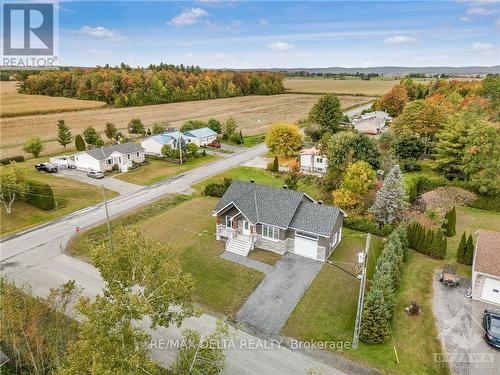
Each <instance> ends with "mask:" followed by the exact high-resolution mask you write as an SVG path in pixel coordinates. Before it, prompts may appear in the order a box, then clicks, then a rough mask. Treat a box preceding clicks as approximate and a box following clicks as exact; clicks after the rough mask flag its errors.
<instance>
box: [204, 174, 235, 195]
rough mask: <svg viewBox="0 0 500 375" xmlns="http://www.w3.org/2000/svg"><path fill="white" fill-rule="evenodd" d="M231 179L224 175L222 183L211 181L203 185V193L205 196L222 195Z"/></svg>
mask: <svg viewBox="0 0 500 375" xmlns="http://www.w3.org/2000/svg"><path fill="white" fill-rule="evenodd" d="M232 182H233V180H231V179H230V178H227V177H225V178H224V181H223V182H222V183H217V182H212V183H210V184H208V185H207V186H205V188H204V189H203V194H204V195H206V196H207V197H218V198H220V197H222V196H223V195H224V193H225V192H226V190H227V189H228V188H229V186H230V185H231V183H232Z"/></svg>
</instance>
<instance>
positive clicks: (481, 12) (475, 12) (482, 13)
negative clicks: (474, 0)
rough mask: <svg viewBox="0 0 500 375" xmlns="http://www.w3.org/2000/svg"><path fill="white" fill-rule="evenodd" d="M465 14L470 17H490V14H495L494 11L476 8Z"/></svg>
mask: <svg viewBox="0 0 500 375" xmlns="http://www.w3.org/2000/svg"><path fill="white" fill-rule="evenodd" d="M465 13H467V14H468V15H469V16H489V15H490V14H493V13H494V10H493V9H488V8H483V7H474V8H469V9H467V11H466V12H465Z"/></svg>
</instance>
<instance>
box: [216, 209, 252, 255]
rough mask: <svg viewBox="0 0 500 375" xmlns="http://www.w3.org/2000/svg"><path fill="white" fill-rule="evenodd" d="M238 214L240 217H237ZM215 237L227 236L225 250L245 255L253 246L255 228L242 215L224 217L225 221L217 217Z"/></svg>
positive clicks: (218, 238) (219, 238)
mask: <svg viewBox="0 0 500 375" xmlns="http://www.w3.org/2000/svg"><path fill="white" fill-rule="evenodd" d="M238 216H240V217H238ZM215 237H216V239H217V240H221V239H223V238H227V241H226V251H229V252H231V253H235V254H239V255H243V256H247V255H248V253H249V252H250V251H252V250H253V249H254V247H255V241H256V238H257V236H256V230H255V225H252V224H251V223H250V222H249V221H248V220H246V219H244V218H243V216H242V215H236V216H234V217H229V216H228V217H226V223H222V220H221V218H220V217H219V218H217V224H216V231H215Z"/></svg>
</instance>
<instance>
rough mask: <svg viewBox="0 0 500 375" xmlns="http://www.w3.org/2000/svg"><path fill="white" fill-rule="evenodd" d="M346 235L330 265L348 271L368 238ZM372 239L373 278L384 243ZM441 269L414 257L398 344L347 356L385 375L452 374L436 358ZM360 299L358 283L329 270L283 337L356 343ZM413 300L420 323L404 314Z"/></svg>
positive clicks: (406, 275) (405, 283)
mask: <svg viewBox="0 0 500 375" xmlns="http://www.w3.org/2000/svg"><path fill="white" fill-rule="evenodd" d="M344 233H345V234H348V235H347V236H346V237H344V239H343V240H342V242H341V243H340V245H339V247H338V248H337V249H335V251H334V252H333V253H332V256H331V257H330V260H332V261H336V262H339V265H341V266H343V267H344V268H348V265H345V264H344V263H341V262H345V263H352V262H353V261H354V259H355V257H356V254H357V252H359V250H360V249H361V248H363V246H364V240H365V235H364V234H362V233H359V232H354V231H349V230H344ZM372 239H373V240H374V242H373V246H372V249H371V255H369V261H370V263H369V269H368V278H371V277H372V275H373V271H374V267H373V265H374V262H375V259H376V257H377V256H378V255H379V254H380V251H381V249H382V247H383V241H382V239H380V238H378V237H373V236H372ZM438 265H439V262H438V261H436V260H433V259H431V258H429V257H426V256H424V255H422V254H419V253H416V252H411V253H410V254H409V257H408V261H407V263H406V265H405V269H404V271H403V278H402V281H401V286H400V289H399V291H398V293H397V301H396V309H395V311H396V312H395V317H394V322H393V325H392V332H393V340H394V341H391V340H389V341H388V342H386V343H384V344H380V345H366V344H363V343H360V346H359V349H358V350H352V349H346V350H343V354H345V355H346V356H348V357H351V358H353V359H355V360H356V361H360V362H363V363H366V364H367V365H369V366H371V367H375V368H377V369H379V370H381V371H382V372H383V373H386V374H446V373H447V369H445V368H444V369H443V368H439V367H437V366H436V365H435V364H434V362H433V353H440V352H441V350H440V345H439V342H438V340H437V339H436V328H435V325H434V317H433V314H432V310H431V297H432V286H431V285H432V284H431V283H430V282H428V281H429V280H431V279H432V275H433V269H434V267H437V266H438ZM349 270H350V271H352V269H349ZM424 280H425V281H424ZM358 293H359V282H358V281H357V280H354V279H353V278H352V277H351V276H350V275H348V274H347V273H345V272H343V271H341V270H338V269H337V268H335V267H333V266H330V265H327V264H325V265H324V266H323V268H322V269H321V271H320V273H319V275H318V276H317V277H316V279H315V280H314V282H313V283H312V285H311V287H310V288H309V290H308V291H307V292H306V294H305V295H304V297H303V298H302V300H301V302H300V303H299V305H297V307H296V308H295V311H294V312H293V314H292V316H291V317H290V318H289V319H288V321H287V323H286V325H285V327H284V329H283V332H282V333H283V334H285V335H287V336H292V337H297V338H300V339H302V340H313V341H334V342H352V337H353V332H354V322H355V318H356V309H357V298H358ZM412 300H415V301H417V302H418V303H420V305H421V308H422V310H423V312H422V315H421V316H420V317H418V318H416V319H411V318H409V317H408V316H407V315H406V313H405V312H404V307H406V306H408V304H409V303H410V302H411V301H412ZM393 344H394V345H395V346H396V349H397V351H398V355H399V359H400V365H398V364H397V363H396V358H395V355H394V348H393Z"/></svg>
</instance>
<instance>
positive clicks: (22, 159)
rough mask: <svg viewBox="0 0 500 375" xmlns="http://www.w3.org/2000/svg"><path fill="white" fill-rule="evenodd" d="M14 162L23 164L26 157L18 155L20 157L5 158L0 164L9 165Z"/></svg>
mask: <svg viewBox="0 0 500 375" xmlns="http://www.w3.org/2000/svg"><path fill="white" fill-rule="evenodd" d="M12 161H15V162H16V163H21V162H23V161H24V156H21V155H18V156H11V157H10V158H4V159H1V160H0V164H2V165H8V164H10V162H12Z"/></svg>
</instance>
